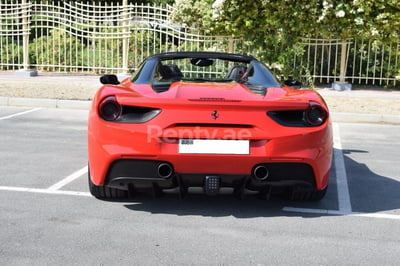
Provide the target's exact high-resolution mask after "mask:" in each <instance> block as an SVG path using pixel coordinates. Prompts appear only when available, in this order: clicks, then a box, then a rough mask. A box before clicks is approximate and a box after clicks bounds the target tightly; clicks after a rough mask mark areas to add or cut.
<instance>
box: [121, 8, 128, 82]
mask: <svg viewBox="0 0 400 266" xmlns="http://www.w3.org/2000/svg"><path fill="white" fill-rule="evenodd" d="M122 8H123V11H122V12H123V16H122V19H123V21H122V25H123V27H122V73H121V74H120V75H121V77H122V76H124V75H125V76H127V75H128V70H129V69H128V62H129V6H128V0H123V1H122Z"/></svg>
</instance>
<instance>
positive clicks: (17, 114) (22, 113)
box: [0, 108, 42, 120]
mask: <svg viewBox="0 0 400 266" xmlns="http://www.w3.org/2000/svg"><path fill="white" fill-rule="evenodd" d="M40 109H42V108H34V109H30V110H27V111H23V112H19V113H16V114H12V115H7V116H2V117H0V120H5V119H9V118H13V117H16V116H20V115H24V114H28V113H32V112H35V111H38V110H40Z"/></svg>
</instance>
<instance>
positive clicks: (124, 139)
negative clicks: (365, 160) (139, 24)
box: [88, 52, 332, 200]
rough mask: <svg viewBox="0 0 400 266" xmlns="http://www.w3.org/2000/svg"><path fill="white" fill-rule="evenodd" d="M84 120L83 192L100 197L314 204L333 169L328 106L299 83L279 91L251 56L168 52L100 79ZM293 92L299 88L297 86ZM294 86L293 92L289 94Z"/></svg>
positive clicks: (271, 78)
mask: <svg viewBox="0 0 400 266" xmlns="http://www.w3.org/2000/svg"><path fill="white" fill-rule="evenodd" d="M101 82H102V83H103V84H104V85H103V86H102V87H101V88H100V89H99V91H98V92H97V93H96V95H95V97H94V99H93V104H92V107H91V110H90V114H89V125H88V156H89V188H90V192H91V193H92V195H93V196H95V197H96V198H121V197H127V196H129V195H132V194H134V193H135V192H137V191H141V190H145V189H147V190H148V189H151V191H153V192H154V193H156V194H159V193H162V192H163V190H164V189H172V188H176V190H177V191H178V192H179V195H185V194H186V193H187V192H188V189H189V188H191V187H202V188H203V190H204V192H205V193H206V194H208V195H212V194H218V193H219V191H220V188H222V187H229V188H231V189H230V190H231V191H232V192H233V193H234V195H236V196H238V197H243V195H244V194H246V193H248V190H250V191H256V192H259V193H260V194H262V195H265V196H266V197H269V196H270V195H271V193H275V192H277V193H278V192H279V193H282V194H283V195H289V196H290V197H291V198H292V199H295V200H302V199H306V200H319V199H321V198H322V197H323V196H324V195H325V192H326V189H327V185H328V178H329V171H330V168H331V160H332V129H331V123H330V119H329V113H328V107H327V105H326V104H325V102H324V100H323V99H322V98H321V96H320V95H319V94H318V93H316V92H315V91H313V90H302V89H299V85H300V84H298V82H294V81H287V82H284V85H283V86H281V85H280V84H279V83H278V81H277V80H276V79H275V77H274V76H273V75H272V73H271V72H270V71H269V70H268V68H267V67H266V66H265V65H264V64H263V63H262V62H260V61H258V60H257V59H255V58H253V57H251V56H245V55H238V54H230V53H214V52H171V53H162V54H156V55H153V56H150V57H148V58H146V59H145V60H144V62H143V63H142V64H141V66H140V67H139V69H138V71H137V72H136V74H135V75H134V77H133V78H131V79H130V78H127V79H125V80H123V81H122V82H119V81H118V79H117V77H116V76H115V75H105V76H103V77H101ZM296 86H297V87H296ZM294 87H296V88H294Z"/></svg>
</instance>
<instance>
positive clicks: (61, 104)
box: [0, 97, 92, 110]
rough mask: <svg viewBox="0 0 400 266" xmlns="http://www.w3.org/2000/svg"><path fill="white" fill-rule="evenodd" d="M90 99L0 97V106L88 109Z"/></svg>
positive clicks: (90, 102)
mask: <svg viewBox="0 0 400 266" xmlns="http://www.w3.org/2000/svg"><path fill="white" fill-rule="evenodd" d="M91 104H92V101H87V100H57V99H40V98H39V99H37V98H14V97H0V106H15V107H43V108H63V109H82V110H89V108H90V105H91Z"/></svg>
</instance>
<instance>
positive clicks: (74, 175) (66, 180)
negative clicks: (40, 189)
mask: <svg viewBox="0 0 400 266" xmlns="http://www.w3.org/2000/svg"><path fill="white" fill-rule="evenodd" d="M87 172H88V168H87V166H84V167H82V168H81V169H79V170H78V171H76V172H74V173H72V174H70V175H69V176H67V177H66V178H64V179H63V180H61V181H60V182H57V183H55V184H54V185H52V186H50V187H48V188H47V190H50V191H55V190H59V189H60V188H62V187H63V186H65V185H67V184H68V183H71V182H72V181H74V180H75V179H77V178H78V177H81V176H82V175H84V174H86V173H87Z"/></svg>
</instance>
